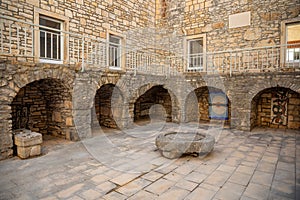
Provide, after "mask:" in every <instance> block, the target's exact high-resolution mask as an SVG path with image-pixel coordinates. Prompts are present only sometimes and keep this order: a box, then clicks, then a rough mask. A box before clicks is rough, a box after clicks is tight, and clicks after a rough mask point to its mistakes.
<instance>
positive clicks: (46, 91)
mask: <svg viewBox="0 0 300 200" xmlns="http://www.w3.org/2000/svg"><path fill="white" fill-rule="evenodd" d="M10 106H11V111H12V132H13V133H14V132H15V131H17V132H18V129H28V130H30V131H33V132H38V133H41V134H42V135H43V139H47V140H48V139H49V136H47V135H52V136H56V137H60V138H63V139H68V140H76V139H77V135H76V131H75V127H74V123H73V115H72V94H71V93H70V91H69V89H68V88H66V86H65V85H64V83H63V82H62V81H61V80H59V79H54V78H46V79H40V80H37V81H33V82H31V83H28V84H27V85H25V86H24V87H22V88H21V89H20V90H19V92H18V93H17V94H16V96H15V97H14V98H13V101H12V102H11V104H10Z"/></svg>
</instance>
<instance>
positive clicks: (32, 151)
mask: <svg viewBox="0 0 300 200" xmlns="http://www.w3.org/2000/svg"><path fill="white" fill-rule="evenodd" d="M17 153H18V156H19V157H20V158H22V159H25V158H29V157H33V156H38V155H41V145H34V146H29V147H21V146H18V147H17Z"/></svg>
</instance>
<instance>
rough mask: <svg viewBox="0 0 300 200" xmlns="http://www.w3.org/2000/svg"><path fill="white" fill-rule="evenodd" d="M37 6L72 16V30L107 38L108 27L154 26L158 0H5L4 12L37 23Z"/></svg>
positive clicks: (1, 7) (0, 6)
mask: <svg viewBox="0 0 300 200" xmlns="http://www.w3.org/2000/svg"><path fill="white" fill-rule="evenodd" d="M34 8H40V9H43V10H45V11H49V12H52V13H56V14H59V15H63V16H66V17H69V19H70V24H69V26H70V28H69V30H70V31H71V32H74V33H78V34H88V35H93V36H96V37H102V38H106V32H107V30H111V31H114V32H118V33H122V32H125V31H128V30H129V29H133V28H137V27H149V26H153V24H154V22H155V21H154V20H155V4H154V0H150V1H132V0H118V1H113V0H108V1H101V0H96V1H85V0H68V1H59V0H50V1H43V0H16V1H10V0H4V1H1V2H0V12H1V13H3V14H4V15H7V16H11V17H15V18H18V19H22V20H25V21H27V22H31V23H33V20H34V19H33V17H34Z"/></svg>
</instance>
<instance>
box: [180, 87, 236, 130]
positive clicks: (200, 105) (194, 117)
mask: <svg viewBox="0 0 300 200" xmlns="http://www.w3.org/2000/svg"><path fill="white" fill-rule="evenodd" d="M230 112H231V105H230V101H229V99H228V97H227V96H226V94H225V93H224V92H223V91H222V90H221V89H218V88H214V87H206V86H205V87H200V88H197V89H195V90H194V91H192V92H191V93H190V94H189V95H188V97H187V100H186V106H185V113H186V121H187V122H198V123H212V122H215V123H219V122H222V123H223V122H225V125H229V124H230V116H231V115H230Z"/></svg>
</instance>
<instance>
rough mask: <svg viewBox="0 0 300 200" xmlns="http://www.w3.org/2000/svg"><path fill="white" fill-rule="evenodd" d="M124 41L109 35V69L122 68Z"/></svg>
mask: <svg viewBox="0 0 300 200" xmlns="http://www.w3.org/2000/svg"><path fill="white" fill-rule="evenodd" d="M121 42H122V39H121V38H120V37H118V36H115V35H111V34H110V35H109V48H108V51H109V67H111V68H118V69H119V68H121V44H122V43H121Z"/></svg>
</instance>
